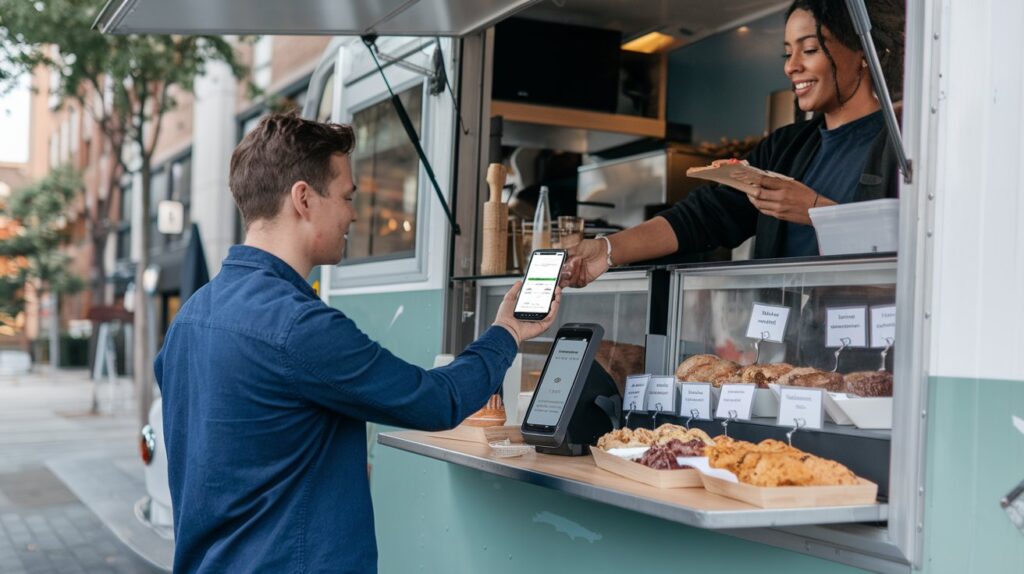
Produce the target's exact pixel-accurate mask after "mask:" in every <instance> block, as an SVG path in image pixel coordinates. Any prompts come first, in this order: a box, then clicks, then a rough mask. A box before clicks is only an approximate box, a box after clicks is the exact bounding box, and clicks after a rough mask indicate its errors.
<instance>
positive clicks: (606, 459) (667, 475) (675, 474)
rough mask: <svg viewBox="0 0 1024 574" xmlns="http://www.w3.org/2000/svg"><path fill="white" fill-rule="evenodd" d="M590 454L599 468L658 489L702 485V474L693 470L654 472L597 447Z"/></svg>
mask: <svg viewBox="0 0 1024 574" xmlns="http://www.w3.org/2000/svg"><path fill="white" fill-rule="evenodd" d="M590 454H591V455H593V457H594V464H596V465H597V466H598V467H599V468H602V469H604V470H607V471H608V472H611V473H615V474H617V475H619V476H624V477H626V478H629V479H632V480H635V481H637V482H642V483H644V484H649V485H651V486H654V487H656V488H699V487H700V486H701V485H702V483H701V479H700V472H698V471H696V470H694V469H692V468H681V469H677V470H654V469H653V468H649V467H646V466H644V465H642V464H640V463H639V462H633V461H631V460H629V459H625V458H621V457H618V456H615V455H614V454H611V453H608V452H606V451H604V450H601V449H599V448H597V447H592V448H591V449H590Z"/></svg>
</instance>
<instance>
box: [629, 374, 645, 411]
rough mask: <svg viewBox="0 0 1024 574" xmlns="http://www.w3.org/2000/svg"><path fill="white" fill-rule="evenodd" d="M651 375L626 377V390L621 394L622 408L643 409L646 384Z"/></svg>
mask: <svg viewBox="0 0 1024 574" xmlns="http://www.w3.org/2000/svg"><path fill="white" fill-rule="evenodd" d="M650 381H651V375H629V376H627V377H626V392H625V393H624V394H623V396H622V410H624V411H643V410H644V398H645V397H646V396H647V384H648V383H649V382H650Z"/></svg>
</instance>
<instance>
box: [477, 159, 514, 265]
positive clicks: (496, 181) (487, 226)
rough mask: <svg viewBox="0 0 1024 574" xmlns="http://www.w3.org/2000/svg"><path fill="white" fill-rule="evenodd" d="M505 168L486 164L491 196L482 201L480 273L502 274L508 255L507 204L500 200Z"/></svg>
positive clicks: (496, 164)
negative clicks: (482, 231)
mask: <svg viewBox="0 0 1024 574" xmlns="http://www.w3.org/2000/svg"><path fill="white" fill-rule="evenodd" d="M506 173H507V170H506V169H505V166H504V165H502V164H500V163H492V164H491V165H489V166H487V185H488V186H490V189H491V197H490V199H489V200H488V201H486V202H484V240H483V260H482V261H481V263H480V274H481V275H503V274H504V273H505V271H506V262H507V256H508V249H507V244H508V237H507V235H508V205H507V204H505V203H503V202H502V201H501V191H502V188H503V187H504V186H505V175H506Z"/></svg>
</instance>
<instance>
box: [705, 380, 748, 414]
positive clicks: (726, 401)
mask: <svg viewBox="0 0 1024 574" xmlns="http://www.w3.org/2000/svg"><path fill="white" fill-rule="evenodd" d="M755 387H756V385H741V384H736V383H733V384H729V385H722V389H721V394H720V395H719V397H718V408H717V409H715V418H719V419H728V418H732V415H731V414H730V411H732V412H735V413H736V416H735V418H736V419H737V420H743V421H747V420H750V408H751V407H752V406H753V405H754V388H755Z"/></svg>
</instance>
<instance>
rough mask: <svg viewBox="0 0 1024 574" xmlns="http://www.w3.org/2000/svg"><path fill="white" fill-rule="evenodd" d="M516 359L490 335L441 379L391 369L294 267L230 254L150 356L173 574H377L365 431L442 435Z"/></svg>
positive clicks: (511, 348) (498, 333)
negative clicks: (165, 469) (373, 425)
mask: <svg viewBox="0 0 1024 574" xmlns="http://www.w3.org/2000/svg"><path fill="white" fill-rule="evenodd" d="M515 353H516V344H515V340H514V339H513V337H512V335H511V334H509V333H508V331H506V330H505V329H503V328H501V327H491V328H490V329H488V330H487V332H485V333H484V334H483V336H481V337H480V338H479V339H478V340H477V341H476V342H474V343H473V344H471V345H469V347H467V348H466V350H465V351H464V352H463V353H462V354H461V355H459V356H458V358H457V359H456V360H455V361H454V362H453V363H452V364H451V365H449V366H447V367H443V368H439V369H433V370H430V371H427V370H424V369H421V368H419V367H417V366H415V365H411V364H409V363H406V362H405V361H403V360H401V359H399V358H397V357H395V356H394V355H392V354H391V353H390V352H388V351H387V350H386V349H384V348H382V347H381V346H380V345H379V344H377V343H376V342H374V341H372V340H370V339H369V337H367V336H366V335H365V334H363V333H362V332H361V331H360V330H359V328H358V327H356V325H355V324H354V323H353V322H352V321H351V320H350V319H348V318H347V317H346V316H345V314H344V313H342V312H341V311H338V310H337V309H333V308H331V307H329V306H327V305H325V304H324V303H323V302H322V301H321V300H320V299H319V298H317V296H316V294H315V293H314V292H313V290H312V288H311V287H310V286H309V284H308V283H306V281H304V280H303V278H302V277H300V276H299V274H298V273H296V272H295V270H293V269H292V268H291V267H290V266H289V265H288V264H286V263H285V262H284V261H282V260H280V259H278V258H277V257H275V256H273V255H271V254H269V253H267V252H265V251H261V250H259V249H256V248H252V247H246V246H234V247H232V248H231V250H230V252H229V253H228V257H227V259H225V260H224V264H223V267H222V269H221V271H220V273H219V274H218V275H217V276H216V277H215V278H214V279H213V281H211V282H210V283H209V284H207V285H206V286H204V287H203V288H202V289H200V290H199V291H197V292H196V293H195V294H194V295H193V296H192V297H191V298H189V300H188V301H187V302H186V304H185V305H184V306H183V307H182V309H181V311H180V313H179V314H178V316H177V317H176V318H175V320H174V324H173V325H171V328H170V330H169V331H168V333H167V337H166V339H165V341H164V346H163V349H162V350H161V351H160V354H159V355H158V356H157V358H156V364H155V368H156V377H157V382H158V384H159V385H160V390H161V392H162V394H163V415H164V420H163V424H164V440H165V443H166V447H167V458H168V463H169V473H168V475H169V479H170V487H171V500H172V502H173V509H174V530H175V534H176V540H175V551H174V571H175V572H181V573H184V572H289V573H291V572H374V571H376V567H377V545H376V540H375V538H374V525H373V510H372V507H371V504H370V489H369V480H368V477H367V466H366V464H367V459H366V423H365V421H371V422H379V423H383V424H388V425H397V426H402V427H409V428H416V429H424V430H437V429H445V428H451V427H454V426H455V425H457V424H458V423H459V422H460V421H462V420H463V419H464V418H465V417H467V416H469V415H470V414H472V413H473V412H475V411H476V410H478V409H480V408H481V407H482V406H483V405H484V404H485V403H486V402H487V399H488V398H489V397H490V395H491V394H492V393H494V392H495V391H496V390H497V389H498V387H499V386H500V385H501V381H502V378H503V377H504V374H505V371H506V370H507V369H508V366H509V365H510V364H511V362H512V359H513V357H514V356H515Z"/></svg>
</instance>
